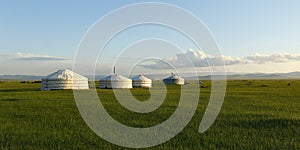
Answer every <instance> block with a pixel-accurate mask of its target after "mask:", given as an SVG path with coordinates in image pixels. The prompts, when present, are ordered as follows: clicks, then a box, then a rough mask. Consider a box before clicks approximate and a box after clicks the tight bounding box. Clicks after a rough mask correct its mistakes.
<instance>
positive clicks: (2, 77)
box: [0, 75, 44, 80]
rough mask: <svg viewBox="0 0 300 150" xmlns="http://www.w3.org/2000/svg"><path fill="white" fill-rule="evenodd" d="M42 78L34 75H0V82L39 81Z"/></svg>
mask: <svg viewBox="0 0 300 150" xmlns="http://www.w3.org/2000/svg"><path fill="white" fill-rule="evenodd" d="M43 77H44V76H35V75H0V80H41V79H42V78H43Z"/></svg>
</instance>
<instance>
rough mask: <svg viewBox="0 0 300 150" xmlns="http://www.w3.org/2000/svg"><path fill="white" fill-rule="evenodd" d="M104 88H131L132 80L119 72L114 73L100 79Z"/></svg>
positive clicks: (101, 86)
mask: <svg viewBox="0 0 300 150" xmlns="http://www.w3.org/2000/svg"><path fill="white" fill-rule="evenodd" d="M99 87H100V88H102V89H131V88H132V80H131V79H129V78H126V77H124V76H122V75H119V74H113V75H110V76H107V77H105V78H102V79H100V86H99Z"/></svg>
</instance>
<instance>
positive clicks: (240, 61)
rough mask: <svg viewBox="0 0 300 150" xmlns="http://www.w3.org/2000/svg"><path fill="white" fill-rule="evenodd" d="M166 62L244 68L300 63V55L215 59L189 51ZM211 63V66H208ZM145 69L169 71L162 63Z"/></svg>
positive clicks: (199, 52)
mask: <svg viewBox="0 0 300 150" xmlns="http://www.w3.org/2000/svg"><path fill="white" fill-rule="evenodd" d="M163 60H164V61H166V62H168V63H170V64H172V65H173V66H174V67H191V63H192V64H193V65H194V66H195V67H198V68H205V67H214V66H223V65H224V64H225V65H226V66H232V65H235V66H237V65H239V66H243V65H246V64H265V63H266V64H268V63H271V64H274V63H288V62H292V61H300V54H288V53H282V54H272V55H261V54H255V55H252V56H246V57H243V58H238V57H231V56H220V57H215V56H211V55H208V54H206V53H204V52H203V51H200V50H193V49H189V50H188V51H187V52H185V53H178V54H177V55H176V56H175V57H168V58H164V59H163ZM208 63H209V64H208ZM143 67H145V68H149V69H169V68H170V67H169V66H166V65H163V64H162V63H161V62H156V64H151V65H144V66H143Z"/></svg>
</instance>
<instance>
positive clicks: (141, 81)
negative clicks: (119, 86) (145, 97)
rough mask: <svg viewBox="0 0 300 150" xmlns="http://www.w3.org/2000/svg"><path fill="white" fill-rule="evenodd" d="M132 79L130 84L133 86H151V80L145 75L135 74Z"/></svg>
mask: <svg viewBox="0 0 300 150" xmlns="http://www.w3.org/2000/svg"><path fill="white" fill-rule="evenodd" d="M131 79H132V86H133V87H134V88H151V87H152V80H151V79H149V78H147V77H145V76H144V75H138V76H135V77H133V78H131Z"/></svg>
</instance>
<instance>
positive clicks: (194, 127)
mask: <svg viewBox="0 0 300 150" xmlns="http://www.w3.org/2000/svg"><path fill="white" fill-rule="evenodd" d="M192 83H194V82H192ZM195 83H196V82H195ZM289 83H291V84H290V86H288V84H289ZM203 85H204V86H208V88H202V89H201V96H200V100H199V105H198V109H197V111H196V113H195V115H194V117H193V119H192V120H191V121H190V123H189V124H188V126H187V127H186V128H185V129H184V130H183V132H181V133H180V134H178V135H177V136H176V137H175V138H173V139H171V140H170V141H168V142H166V143H163V144H161V145H158V146H156V147H154V148H155V149H300V144H299V143H300V138H299V136H300V109H299V108H300V81H296V80H293V81H291V80H238V81H237V80H236V81H234V80H231V81H228V85H227V86H228V87H227V92H226V97H225V101H224V105H223V107H222V110H221V113H220V114H219V116H218V118H217V120H216V122H215V123H214V124H213V125H212V126H211V128H210V129H209V130H208V131H206V132H205V133H203V134H199V133H198V127H199V123H200V121H201V118H202V116H203V114H204V111H205V109H206V106H207V103H208V99H209V96H210V88H211V87H210V86H211V85H210V83H209V81H204V83H203ZM39 89H40V84H38V83H20V82H8V81H5V82H1V83H0V111H1V113H0V149H24V148H25V149H103V148H107V149H121V147H118V146H115V145H113V144H110V143H109V142H107V141H105V140H103V139H101V138H100V137H98V136H97V135H96V134H95V133H94V132H93V131H92V130H90V129H89V127H88V126H87V125H86V124H85V122H84V121H83V119H82V118H81V116H80V114H79V112H78V110H77V107H76V104H75V101H74V97H73V92H72V91H71V90H66V91H40V90H39ZM97 92H98V95H99V98H100V99H101V102H102V103H103V105H104V106H105V108H106V110H107V111H108V112H109V114H110V115H111V116H113V117H114V118H115V119H116V120H118V121H119V122H121V123H123V124H126V125H129V126H134V127H148V126H153V125H156V124H159V123H160V122H162V121H164V120H166V119H168V117H170V115H172V113H173V112H174V111H175V109H176V108H177V105H178V101H179V95H180V88H179V87H178V86H168V96H167V99H166V100H165V102H164V103H163V104H162V106H161V107H160V108H159V109H157V110H155V111H153V112H151V113H149V114H139V113H134V112H131V111H129V110H127V109H126V108H123V107H122V106H121V105H120V104H119V103H118V102H117V100H116V99H115V98H114V95H113V92H112V90H109V89H97ZM131 92H132V93H133V95H134V96H135V97H136V98H137V99H138V100H140V101H145V100H147V99H148V98H149V97H150V96H149V90H148V89H133V90H131Z"/></svg>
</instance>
